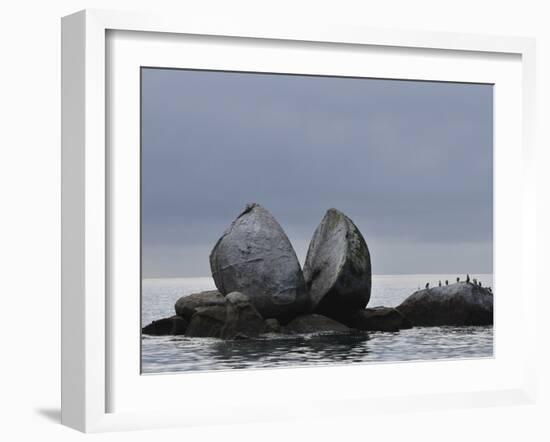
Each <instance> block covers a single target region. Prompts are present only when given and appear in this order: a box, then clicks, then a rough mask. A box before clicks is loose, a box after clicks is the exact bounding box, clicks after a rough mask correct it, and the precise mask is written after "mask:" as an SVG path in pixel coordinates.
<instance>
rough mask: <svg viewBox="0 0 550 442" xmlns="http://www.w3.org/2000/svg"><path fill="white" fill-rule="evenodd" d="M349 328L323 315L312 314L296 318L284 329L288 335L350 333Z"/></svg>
mask: <svg viewBox="0 0 550 442" xmlns="http://www.w3.org/2000/svg"><path fill="white" fill-rule="evenodd" d="M349 331H351V330H350V328H349V327H347V326H345V325H344V324H341V323H339V322H337V321H335V320H334V319H331V318H327V317H326V316H323V315H317V314H311V315H302V316H298V317H297V318H294V319H293V320H292V321H290V322H289V323H288V324H287V325H285V326H284V327H283V328H282V332H283V333H286V334H300V333H348V332H349Z"/></svg>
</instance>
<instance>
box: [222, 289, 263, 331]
mask: <svg viewBox="0 0 550 442" xmlns="http://www.w3.org/2000/svg"><path fill="white" fill-rule="evenodd" d="M225 299H226V301H227V302H226V309H227V314H226V318H225V323H224V325H223V327H222V329H221V331H220V337H221V338H222V339H245V338H252V337H256V336H258V335H260V334H262V333H264V331H265V323H264V319H263V318H262V316H261V315H260V313H258V310H256V307H254V306H253V305H252V303H251V302H250V298H249V297H248V296H247V295H245V294H243V293H240V292H231V293H229V294H228V295H227V296H226V297H225Z"/></svg>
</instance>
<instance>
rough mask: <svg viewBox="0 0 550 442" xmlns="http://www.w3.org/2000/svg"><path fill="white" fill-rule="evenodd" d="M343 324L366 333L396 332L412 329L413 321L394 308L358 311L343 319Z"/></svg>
mask: <svg viewBox="0 0 550 442" xmlns="http://www.w3.org/2000/svg"><path fill="white" fill-rule="evenodd" d="M342 322H343V323H344V324H346V325H347V326H348V327H351V328H355V329H357V330H366V331H385V332H396V331H399V330H402V329H407V328H411V327H412V324H411V321H409V320H408V319H407V318H406V317H405V316H404V315H403V314H402V313H400V312H399V310H397V309H395V308H392V307H374V308H367V309H363V310H357V311H355V312H353V313H352V314H350V315H348V316H346V317H345V318H342Z"/></svg>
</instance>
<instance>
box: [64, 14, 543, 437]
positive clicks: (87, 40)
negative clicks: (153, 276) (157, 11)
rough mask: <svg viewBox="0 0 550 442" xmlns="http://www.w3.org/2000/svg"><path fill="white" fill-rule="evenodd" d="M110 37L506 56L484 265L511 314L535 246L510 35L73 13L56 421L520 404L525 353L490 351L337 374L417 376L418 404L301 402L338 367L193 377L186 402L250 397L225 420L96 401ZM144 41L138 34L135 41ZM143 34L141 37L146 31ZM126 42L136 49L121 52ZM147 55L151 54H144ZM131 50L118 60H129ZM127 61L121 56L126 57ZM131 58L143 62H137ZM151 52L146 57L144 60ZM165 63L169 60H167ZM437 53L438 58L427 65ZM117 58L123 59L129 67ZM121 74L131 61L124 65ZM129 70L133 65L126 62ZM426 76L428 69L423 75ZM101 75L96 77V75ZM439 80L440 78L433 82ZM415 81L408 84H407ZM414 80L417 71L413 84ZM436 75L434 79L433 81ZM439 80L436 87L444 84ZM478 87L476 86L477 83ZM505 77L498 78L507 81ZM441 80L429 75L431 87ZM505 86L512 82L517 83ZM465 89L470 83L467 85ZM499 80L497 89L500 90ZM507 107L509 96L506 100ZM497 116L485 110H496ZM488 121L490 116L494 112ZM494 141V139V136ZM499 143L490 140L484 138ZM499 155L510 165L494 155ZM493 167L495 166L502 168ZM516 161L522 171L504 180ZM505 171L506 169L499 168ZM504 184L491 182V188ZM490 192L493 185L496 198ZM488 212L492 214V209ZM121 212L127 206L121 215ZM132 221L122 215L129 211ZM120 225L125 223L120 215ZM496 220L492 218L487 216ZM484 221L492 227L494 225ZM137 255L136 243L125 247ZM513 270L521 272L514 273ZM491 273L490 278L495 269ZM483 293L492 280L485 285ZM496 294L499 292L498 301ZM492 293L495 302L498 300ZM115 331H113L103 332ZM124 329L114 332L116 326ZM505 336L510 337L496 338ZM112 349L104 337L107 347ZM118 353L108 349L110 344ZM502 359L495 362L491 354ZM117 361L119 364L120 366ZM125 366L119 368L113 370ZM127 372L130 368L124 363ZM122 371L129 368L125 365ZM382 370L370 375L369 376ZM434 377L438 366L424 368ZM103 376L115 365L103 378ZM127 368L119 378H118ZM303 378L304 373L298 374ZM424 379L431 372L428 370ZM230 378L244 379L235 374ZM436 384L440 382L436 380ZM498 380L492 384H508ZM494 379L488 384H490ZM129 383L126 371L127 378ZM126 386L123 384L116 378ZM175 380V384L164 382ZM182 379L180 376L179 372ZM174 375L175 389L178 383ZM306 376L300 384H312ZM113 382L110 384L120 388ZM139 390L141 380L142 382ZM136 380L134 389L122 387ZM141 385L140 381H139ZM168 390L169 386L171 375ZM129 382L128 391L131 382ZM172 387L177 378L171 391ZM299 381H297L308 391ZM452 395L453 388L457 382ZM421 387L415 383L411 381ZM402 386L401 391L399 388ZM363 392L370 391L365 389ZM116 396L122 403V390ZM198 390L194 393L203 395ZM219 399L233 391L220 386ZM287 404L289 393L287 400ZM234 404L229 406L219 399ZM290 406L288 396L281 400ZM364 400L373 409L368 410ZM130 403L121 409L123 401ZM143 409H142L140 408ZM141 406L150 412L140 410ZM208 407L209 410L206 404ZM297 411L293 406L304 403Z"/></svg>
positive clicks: (134, 424) (67, 23)
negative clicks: (285, 389)
mask: <svg viewBox="0 0 550 442" xmlns="http://www.w3.org/2000/svg"><path fill="white" fill-rule="evenodd" d="M112 32H122V33H128V32H140V33H155V35H156V36H157V37H158V36H159V35H161V36H162V35H164V36H172V37H171V38H175V39H177V38H178V36H180V37H185V36H186V35H188V36H217V37H219V38H222V39H224V38H225V39H228V40H230V41H234V40H231V39H235V38H238V39H248V40H251V39H254V41H259V42H261V41H270V42H273V44H276V43H277V42H284V44H285V45H287V46H288V45H290V46H291V47H292V45H299V44H301V45H303V44H304V42H306V43H307V44H309V45H313V46H315V45H316V44H319V45H327V44H328V45H333V46H334V45H335V44H336V45H337V46H338V48H345V47H354V48H358V47H359V48H360V47H367V46H368V47H371V48H372V47H375V48H377V50H378V51H381V52H382V53H383V52H384V51H385V50H391V49H392V48H401V49H403V51H407V50H416V49H423V50H424V49H425V50H430V51H432V52H431V53H432V55H433V56H434V57H435V58H437V57H439V56H441V57H444V56H445V54H466V53H467V54H470V55H472V57H474V58H476V59H479V60H483V59H484V58H490V56H491V54H493V55H494V54H497V55H498V54H501V55H503V56H510V57H515V60H516V61H518V63H519V64H517V63H516V64H517V67H519V69H520V70H519V71H518V72H519V75H518V72H516V73H515V74H513V78H514V79H515V80H513V81H512V82H511V83H510V88H514V87H515V86H513V85H517V88H516V89H517V90H511V91H509V92H510V93H511V95H513V96H514V97H515V98H513V99H515V100H519V101H517V102H514V101H510V102H514V103H517V105H518V107H519V108H521V109H519V110H518V109H516V110H514V112H511V113H510V115H509V116H504V118H509V120H508V121H507V124H506V125H503V126H506V127H507V128H508V129H509V130H511V131H512V132H511V135H512V138H511V140H516V139H517V141H518V142H517V143H516V144H515V145H512V144H510V146H509V147H508V146H505V145H504V144H502V146H504V147H503V148H502V149H501V150H496V151H495V152H496V154H495V155H496V156H497V157H498V156H499V152H502V155H500V158H501V160H500V161H501V162H502V163H501V164H503V166H500V165H499V164H498V162H497V172H496V173H497V174H498V173H499V172H498V170H499V169H498V167H502V170H503V171H505V172H502V173H501V175H500V176H501V177H502V176H503V175H502V174H503V173H504V174H509V173H510V171H511V170H513V169H512V168H513V167H514V163H515V166H516V169H515V173H516V174H517V175H515V177H516V179H518V178H517V177H519V180H521V186H517V182H516V183H515V185H516V188H517V190H516V191H515V192H513V193H514V197H513V198H514V199H515V202H517V203H518V204H521V206H520V207H513V208H512V209H513V211H515V212H516V214H515V215H514V214H513V213H511V216H512V217H514V222H510V223H508V226H507V227H506V229H507V233H508V232H515V235H517V237H515V240H514V241H513V245H512V246H511V250H512V251H513V252H514V255H515V260H513V261H512V260H509V259H508V260H507V259H505V257H504V254H505V253H506V251H504V250H503V249H500V250H499V246H498V243H499V242H498V237H499V235H500V234H503V231H502V233H499V231H498V229H497V232H496V241H495V243H496V245H495V254H497V256H498V254H499V253H500V254H501V255H503V259H502V260H501V263H502V264H501V265H500V267H499V268H500V269H502V270H501V272H502V273H501V274H502V275H504V276H503V277H502V278H508V279H502V281H504V283H503V284H505V285H503V287H505V286H506V287H510V289H511V288H512V287H513V288H514V289H515V290H516V291H519V292H520V293H521V300H520V303H519V304H520V305H521V306H522V307H523V311H525V310H526V308H527V306H529V305H535V303H536V299H535V296H536V286H535V278H534V271H535V270H534V269H536V265H535V264H536V263H535V259H536V237H535V230H536V229H535V228H534V226H535V195H536V186H535V177H534V174H533V173H532V170H534V164H533V158H534V125H533V121H534V102H535V100H534V97H535V79H534V75H535V68H534V63H535V60H534V59H535V46H534V41H533V40H532V39H528V38H518V37H492V36H480V35H465V34H451V33H428V32H415V31H388V30H375V29H362V28H348V27H344V26H317V25H312V24H307V25H305V24H304V26H302V27H300V28H295V27H291V26H287V25H284V24H278V25H276V26H274V25H269V24H267V25H266V24H265V23H245V22H231V23H215V22H208V21H201V20H196V19H194V18H193V17H183V18H181V17H177V18H174V17H163V16H154V15H151V14H134V13H127V12H111V11H99V10H91V11H90V10H87V11H81V12H78V13H76V14H73V15H70V16H67V17H65V18H63V21H62V55H63V58H62V123H63V127H62V423H63V424H65V425H67V426H70V427H72V428H76V429H78V430H80V431H85V432H96V431H110V430H121V429H138V428H157V427H167V426H185V425H201V424H205V425H206V424H208V423H209V422H211V421H212V419H213V418H214V419H215V420H216V422H236V421H238V422H248V421H250V422H252V421H261V420H268V419H269V420H272V419H286V418H293V417H297V416H300V417H302V416H307V417H310V418H311V417H325V416H329V415H334V414H335V411H334V408H335V407H336V408H337V409H338V414H340V415H346V414H365V413H369V412H371V411H374V410H380V409H384V410H387V411H390V412H391V411H398V410H403V409H409V408H410V407H416V408H424V409H426V408H453V407H467V406H476V405H477V406H481V405H497V404H500V403H530V402H532V401H533V400H534V399H533V398H534V393H535V374H534V373H535V367H534V348H531V345H533V344H528V343H529V342H534V339H532V340H528V339H526V340H524V341H522V342H526V343H527V344H525V345H524V348H523V349H522V352H521V354H518V355H517V359H518V361H517V362H515V363H514V364H513V367H512V365H511V364H512V363H511V362H510V363H509V364H508V365H506V364H507V363H503V364H502V365H498V364H497V363H498V361H499V354H498V352H497V354H496V358H495V361H497V362H494V361H489V362H488V363H479V361H453V362H447V363H446V365H445V366H444V367H445V368H440V367H443V366H441V365H439V366H436V367H432V366H429V365H428V364H424V365H423V364H422V363H420V364H400V366H399V367H397V368H394V366H393V365H385V366H383V367H382V366H378V367H379V368H376V367H374V368H373V367H372V366H371V367H370V368H367V366H364V365H355V366H353V367H346V368H345V370H346V371H345V376H346V377H349V378H350V379H357V378H359V377H360V376H361V375H362V373H363V372H364V370H367V369H368V370H370V373H374V372H375V371H378V372H380V371H382V370H383V371H386V372H389V371H392V372H394V375H395V376H401V377H402V376H415V377H416V378H418V377H422V376H424V375H423V374H422V373H424V372H427V371H430V370H432V371H431V372H430V373H431V375H430V376H432V381H433V385H434V387H433V388H432V389H431V390H430V391H426V392H425V393H424V394H421V393H420V392H419V391H414V390H410V391H406V390H404V389H403V390H401V391H399V390H398V389H397V388H398V387H396V389H395V390H393V391H391V392H390V393H386V394H384V393H383V392H382V391H375V392H374V393H373V392H372V391H368V389H365V388H363V389H362V388H358V389H357V391H354V394H339V393H338V391H337V390H334V391H333V390H331V389H328V391H326V392H325V393H324V396H323V395H315V394H314V393H315V391H314V390H315V385H314V381H311V378H312V373H316V375H315V376H317V377H318V376H319V374H321V375H322V376H323V377H326V378H327V379H330V378H334V379H336V378H337V377H338V376H342V375H341V374H340V375H339V373H341V370H344V368H343V367H323V368H314V369H311V368H309V369H292V370H264V371H261V372H254V373H252V374H251V372H243V371H240V373H219V374H218V373H217V374H213V373H202V374H197V375H192V376H194V377H193V378H192V383H193V385H195V386H196V388H195V390H194V391H193V392H192V394H195V395H197V394H198V391H200V388H203V389H205V388H209V386H211V388H213V389H214V388H226V386H227V384H228V381H230V383H231V385H236V386H237V387H238V388H240V389H241V391H243V388H244V389H249V390H250V395H246V394H244V395H242V397H241V399H240V402H239V403H233V404H231V406H232V410H231V411H232V412H231V413H229V412H225V411H224V409H223V408H221V409H220V411H219V412H217V413H215V414H214V415H213V414H212V413H211V412H210V413H207V411H208V404H201V403H199V402H200V401H198V402H197V403H196V406H195V407H194V408H193V409H185V407H180V408H176V407H165V408H162V407H157V406H156V405H154V406H150V407H149V408H147V406H146V405H143V406H136V407H135V409H130V408H128V407H121V409H118V407H114V408H113V406H112V404H111V403H110V399H109V398H110V394H111V392H112V391H113V389H115V387H117V386H116V385H114V384H113V376H112V370H113V366H112V365H113V361H114V360H116V358H115V357H114V355H113V347H112V345H111V338H112V335H113V334H114V328H116V327H113V324H114V323H117V324H118V323H119V322H120V321H123V319H120V317H118V316H116V314H115V313H113V311H112V300H111V299H110V297H109V295H110V292H111V291H112V290H113V284H112V276H113V275H112V274H111V273H110V272H111V270H110V269H111V268H112V267H111V266H110V260H112V259H116V257H113V256H112V252H113V251H112V249H111V248H110V246H109V245H110V244H111V243H112V242H113V241H114V240H115V238H113V235H117V232H118V231H117V229H116V228H111V227H112V226H113V225H115V226H116V223H114V224H111V221H112V220H110V216H111V212H112V210H113V204H116V201H117V199H116V197H113V195H112V194H111V191H112V188H111V187H110V186H111V184H112V183H109V179H110V174H109V167H111V166H110V165H109V161H110V158H109V150H108V149H109V142H112V140H111V137H112V133H110V132H108V131H107V130H106V121H110V118H111V117H112V115H110V112H111V110H110V108H109V106H108V103H109V95H108V94H109V93H110V90H109V81H110V79H111V77H110V74H111V73H110V71H109V69H108V64H109V63H112V61H113V60H108V57H114V56H117V53H115V54H113V53H112V52H110V51H109V45H108V42H107V35H108V33H112ZM142 35H145V34H142ZM147 35H152V34H147ZM132 44H134V45H135V44H136V43H135V42H133V43H132ZM157 49H158V48H157ZM130 52H132V51H130ZM134 52H135V50H134ZM144 52H145V51H144ZM157 52H158V51H157ZM167 53H168V56H169V50H168V52H167ZM438 54H439V55H438ZM130 58H131V57H130ZM132 60H133V61H131V62H132V63H136V62H137V63H139V60H138V59H136V58H135V57H134V58H132ZM136 60H137V61H136ZM434 69H436V68H435V65H434ZM106 72H107V73H109V75H106ZM442 72H443V71H442ZM418 75H419V76H418V79H422V74H421V73H420V74H418ZM426 75H428V73H426ZM442 75H443V74H442ZM445 78H447V77H445ZM487 78H489V77H487ZM511 78H512V77H511ZM442 79H443V78H442ZM518 79H519V81H517V80H518ZM472 81H473V77H472ZM503 81H506V80H503ZM511 99H512V98H511ZM496 111H497V112H498V107H497V108H496ZM496 118H497V119H498V118H500V116H499V114H498V113H497V116H496ZM499 133H500V132H498V131H497V132H496V134H497V135H498V134H499ZM497 141H498V142H499V143H500V142H501V141H500V140H497ZM507 153H509V154H510V155H509V156H507V155H508V154H507ZM506 158H507V159H506ZM517 160H519V161H521V165H522V167H521V168H520V169H519V170H518V168H517ZM505 162H506V163H505ZM501 183H504V181H501ZM503 186H504V184H503V185H502V186H500V188H502V190H503V191H504V190H506V191H507V190H508V188H506V189H505V188H503ZM499 191H500V190H499V181H498V180H496V187H495V192H496V193H498V192H499ZM500 207H502V206H500ZM130 209H132V208H130ZM132 213H134V214H135V212H132ZM130 216H132V215H131V213H130ZM495 217H496V215H495ZM496 223H498V220H497V221H496ZM134 247H138V248H139V244H134ZM518 257H519V260H520V263H521V265H518V264H517V260H518ZM495 274H497V271H495ZM496 287H497V290H498V289H499V288H498V287H499V286H498V282H497V283H496ZM501 293H503V294H505V290H504V289H503V290H502V292H501ZM504 298H505V296H503V299H504ZM496 303H497V305H496V312H497V314H496V315H497V317H496V323H497V324H498V323H499V315H500V318H506V317H508V316H509V315H510V312H511V310H510V309H509V308H507V307H506V306H507V305H511V303H510V302H505V301H503V302H502V304H501V305H502V306H503V308H500V307H499V301H498V300H497V301H496ZM515 320H516V322H517V321H522V331H523V335H524V336H525V334H531V335H533V336H534V333H535V327H536V324H534V323H533V321H530V320H528V318H527V315H526V314H525V313H524V314H523V315H518V317H517V318H516V319H515ZM117 321H118V322H117ZM500 324H502V327H503V328H502V330H503V332H502V334H501V336H508V335H507V333H506V327H505V326H506V321H505V320H504V319H503V320H501V321H500ZM124 325H126V322H124ZM510 336H511V334H510ZM113 339H115V340H116V339H118V338H116V337H114V338H113ZM118 348H120V346H119V347H118ZM501 354H502V355H504V356H503V359H502V360H503V361H506V352H505V351H503V352H502V353H501ZM116 355H117V357H119V358H121V357H122V358H132V356H131V354H130V356H124V355H122V356H120V355H121V353H119V352H117V353H116ZM123 360H125V359H123ZM132 361H133V359H132ZM131 363H132V364H134V365H135V363H136V361H133V362H131ZM380 367H382V368H380ZM438 367H439V368H438ZM115 369H116V367H115ZM128 370H131V368H129V369H128ZM312 370H314V371H312ZM433 370H435V371H433ZM438 370H440V371H442V370H445V375H449V374H450V373H466V374H465V380H464V382H463V384H464V385H462V386H461V387H460V388H459V389H456V390H454V391H452V392H451V391H446V390H445V389H444V388H443V387H442V385H444V380H442V381H441V382H436V381H435V378H433V374H434V373H437V371H438ZM494 370H501V371H502V374H505V371H506V370H510V373H512V375H510V376H502V379H507V381H504V380H502V379H501V378H499V376H497V375H495V376H494V378H495V382H494V383H492V384H486V385H485V387H484V386H483V383H482V382H481V383H479V384H474V383H472V382H470V381H469V379H471V378H473V377H474V376H475V374H476V373H484V374H485V375H486V376H489V375H491V373H492V372H494ZM243 373H245V375H244V376H243ZM442 373H443V371H442ZM510 373H508V372H506V374H510ZM497 374H498V373H497ZM131 376H134V378H135V376H139V373H136V372H135V370H134V372H132V373H131ZM131 376H128V378H130V377H131ZM176 376H178V375H176ZM179 376H182V375H179ZM183 376H186V377H187V378H183V379H187V380H188V381H190V380H191V378H190V377H188V376H191V375H187V374H186V375H183ZM315 376H313V377H315ZM120 378H121V376H120V375H119V376H118V378H117V377H115V379H120ZM148 378H149V379H153V378H152V377H148ZM136 379H137V378H136ZM139 379H141V378H139ZM180 379H182V378H181V377H180ZM281 379H284V382H287V383H291V385H292V383H294V384H295V385H297V386H300V387H301V388H303V391H304V392H307V393H308V395H309V396H308V400H307V401H306V402H301V401H300V400H298V399H299V398H297V397H296V398H294V399H296V400H291V401H288V403H286V404H283V403H282V402H281V401H279V400H278V398H277V397H276V393H277V392H276V390H275V389H276V388H278V386H277V382H281ZM139 382H141V380H139ZM145 382H147V383H149V385H143V388H144V390H143V391H146V390H147V389H149V390H151V391H153V392H157V393H158V392H160V393H158V395H157V396H154V399H156V400H158V399H159V398H162V397H166V396H167V393H166V392H167V391H169V390H168V389H169V388H173V383H172V384H171V383H170V378H169V377H168V376H162V377H156V379H153V380H147V381H145ZM181 382H183V381H181ZM308 382H309V383H308ZM458 383H459V384H460V382H458ZM270 384H273V385H274V388H275V389H274V390H273V391H272V392H271V394H272V396H271V403H270V404H268V403H261V406H259V405H260V401H261V398H260V397H256V396H253V394H254V391H257V390H258V389H259V388H261V387H262V386H266V385H270ZM420 385H421V384H420ZM131 388H134V389H135V388H141V387H140V386H139V385H138V384H128V388H127V389H126V390H123V389H122V390H121V393H120V394H129V393H128V390H129V389H131ZM403 388H404V387H403ZM372 390H376V389H375V388H373V389H372ZM125 391H126V393H125ZM203 391H204V390H203ZM226 393H227V394H234V393H235V391H232V390H230V389H228V390H227V391H226ZM290 394H294V395H296V394H297V393H296V392H295V391H294V392H292V393H290ZM232 397H234V396H232ZM291 397H292V396H291ZM373 398H376V399H373ZM133 400H135V398H131V397H130V396H129V399H128V400H127V402H131V401H133ZM148 402H149V403H151V402H150V401H148ZM153 403H155V402H153ZM209 403H211V399H210V400H209ZM306 403H307V404H308V406H307V407H305V404H306Z"/></svg>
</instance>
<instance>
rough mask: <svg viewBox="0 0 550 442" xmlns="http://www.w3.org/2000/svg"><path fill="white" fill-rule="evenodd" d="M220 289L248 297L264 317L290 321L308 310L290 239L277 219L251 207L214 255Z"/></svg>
mask: <svg viewBox="0 0 550 442" xmlns="http://www.w3.org/2000/svg"><path fill="white" fill-rule="evenodd" d="M210 267H211V270H212V276H213V278H214V282H215V283H216V287H217V288H218V290H219V291H220V292H221V293H222V294H224V295H227V294H228V293H231V292H234V291H238V292H241V293H244V294H246V295H248V296H249V297H250V300H251V302H252V304H253V305H254V306H255V307H256V309H257V310H258V311H259V312H260V314H261V315H262V316H263V317H264V318H279V319H280V318H283V319H285V320H288V319H290V318H292V317H294V316H296V315H297V314H300V313H302V312H304V311H305V310H306V309H307V308H308V296H307V293H306V291H305V283H304V277H303V274H302V270H301V268H300V263H299V262H298V258H297V257H296V253H295V252H294V249H293V248H292V245H291V244H290V241H289V239H288V237H287V236H286V234H285V232H284V231H283V229H282V228H281V226H280V225H279V223H278V222H277V221H276V220H275V218H273V216H272V215H271V214H270V213H269V212H268V211H267V210H266V209H264V208H263V207H261V206H259V205H258V204H251V205H249V206H247V207H246V209H245V210H244V211H243V212H242V213H241V214H240V215H239V216H238V217H237V219H236V220H235V221H233V223H232V224H231V226H230V227H229V228H228V229H227V230H226V231H225V233H224V234H223V236H222V237H221V238H220V239H219V240H218V242H217V243H216V245H215V246H214V248H213V250H212V252H211V254H210Z"/></svg>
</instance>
